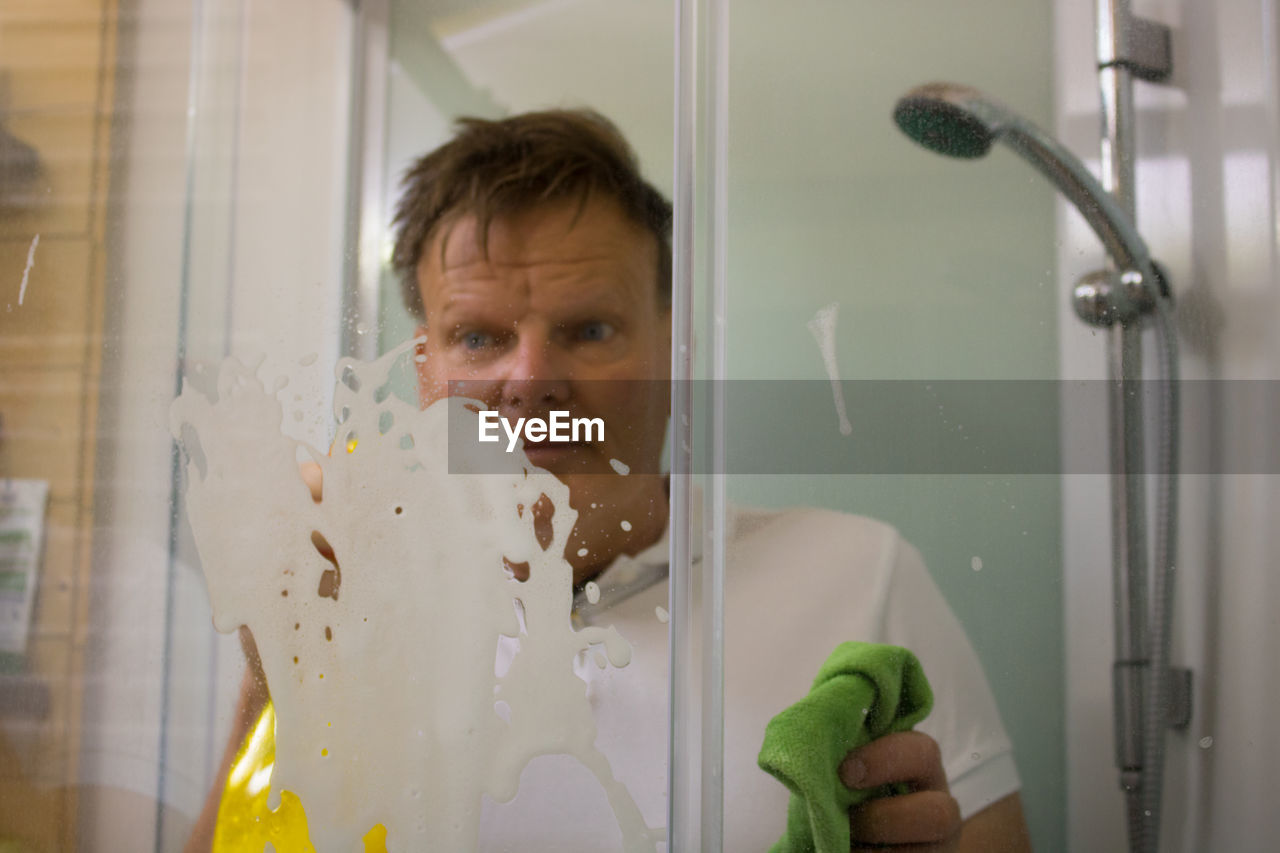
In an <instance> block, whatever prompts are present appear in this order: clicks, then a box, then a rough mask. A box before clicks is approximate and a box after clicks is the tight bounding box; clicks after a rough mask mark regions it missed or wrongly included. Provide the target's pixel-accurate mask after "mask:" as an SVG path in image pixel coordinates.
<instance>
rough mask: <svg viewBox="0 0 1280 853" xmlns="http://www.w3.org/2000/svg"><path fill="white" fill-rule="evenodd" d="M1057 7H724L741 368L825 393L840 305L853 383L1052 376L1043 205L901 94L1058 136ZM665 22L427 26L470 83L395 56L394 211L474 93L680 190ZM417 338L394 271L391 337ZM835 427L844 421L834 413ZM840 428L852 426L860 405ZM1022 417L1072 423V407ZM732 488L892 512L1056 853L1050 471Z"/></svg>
mask: <svg viewBox="0 0 1280 853" xmlns="http://www.w3.org/2000/svg"><path fill="white" fill-rule="evenodd" d="M401 6H403V7H404V8H407V9H412V8H420V7H415V6H414V5H413V4H401ZM1051 15H1052V9H1051V6H1050V4H1048V3H1025V4H1024V3H1018V4H1014V3H1008V2H1002V0H972V2H966V3H963V4H957V3H953V2H948V0H914V2H911V3H895V2H887V0H839V2H835V0H823V2H819V0H804V2H789V3H779V2H766V0H736V2H733V3H732V4H730V20H729V43H730V44H729V70H730V75H729V104H728V108H729V131H730V134H729V143H728V152H727V153H728V157H727V161H726V163H725V164H724V165H725V167H726V168H727V175H728V222H727V224H728V232H727V233H728V274H729V289H730V292H729V313H728V360H729V376H730V377H731V378H742V379H824V378H825V377H826V373H825V371H824V368H823V364H822V360H821V358H820V355H819V351H818V348H817V346H816V344H815V342H814V340H813V338H812V337H811V336H810V334H809V332H808V330H807V329H806V325H805V324H806V323H807V321H808V320H809V319H810V318H811V317H812V316H813V314H814V312H815V311H817V310H818V309H819V308H821V307H823V306H825V305H827V304H829V303H832V302H836V303H838V304H839V306H840V307H839V321H838V326H837V335H836V348H837V355H838V362H839V370H840V374H841V376H842V377H843V378H845V379H1008V378H1021V379H1027V378H1032V379H1053V378H1056V377H1057V375H1058V364H1057V337H1056V334H1057V332H1056V330H1057V314H1058V312H1059V311H1060V310H1062V308H1063V306H1064V305H1065V295H1064V292H1063V290H1062V288H1061V287H1059V286H1058V285H1057V283H1056V282H1055V281H1054V280H1053V270H1054V269H1055V263H1056V254H1055V253H1056V251H1057V245H1056V242H1055V234H1056V232H1055V218H1054V197H1053V193H1052V192H1051V190H1050V189H1049V187H1048V186H1047V184H1046V183H1045V182H1044V181H1043V180H1042V179H1041V178H1039V177H1038V176H1037V175H1035V174H1034V173H1032V172H1031V170H1030V169H1029V168H1028V167H1026V166H1024V165H1023V164H1022V163H1021V162H1019V161H1017V160H1016V159H1015V158H1014V156H1013V155H1011V154H1009V153H1008V152H1005V151H996V152H993V153H992V155H991V156H990V157H988V158H986V159H983V160H980V161H976V162H965V161H953V160H944V159H943V158H941V157H938V156H936V155H932V154H929V153H928V152H925V151H923V150H922V149H920V148H918V147H916V146H915V145H914V144H913V143H911V142H910V141H908V140H907V139H906V138H905V137H903V136H902V135H901V134H900V133H899V132H898V131H897V130H896V129H895V128H894V126H893V124H892V121H891V120H890V112H891V110H892V107H893V103H894V100H895V99H896V98H897V97H898V95H899V94H900V93H902V92H904V91H905V90H906V89H908V88H909V87H911V86H913V85H916V84H918V83H922V82H927V81H930V80H939V79H942V80H957V81H960V82H965V83H968V84H971V85H974V86H978V87H980V88H982V89H984V90H986V91H987V92H989V93H990V94H992V95H993V96H996V97H998V98H1000V99H1001V100H1003V101H1005V102H1006V103H1008V104H1010V105H1011V106H1013V107H1015V108H1017V109H1018V110H1019V111H1021V112H1023V113H1024V114H1026V115H1028V116H1029V117H1031V118H1032V119H1034V120H1036V121H1038V122H1040V123H1042V124H1045V125H1050V124H1051V117H1052V115H1053V104H1052V84H1053V80H1052V55H1051V50H1052V42H1051V35H1052V34H1051ZM673 19H674V14H673V7H672V4H671V3H667V2H652V1H651V0H577V2H565V3H556V4H543V5H538V6H533V7H529V10H528V11H527V13H513V14H511V15H508V16H505V17H503V16H498V17H496V18H493V19H490V20H487V21H482V22H479V23H477V22H476V21H475V20H474V19H473V18H470V17H468V16H467V15H462V14H459V15H454V16H448V15H445V16H443V17H441V18H439V19H435V20H432V21H430V22H429V26H427V27H426V31H428V32H430V33H432V34H433V35H434V37H436V38H438V40H439V44H438V47H439V50H440V51H442V52H443V53H444V55H445V56H447V58H448V60H449V61H450V62H451V63H452V64H453V66H454V68H455V69H456V70H457V72H458V74H457V76H456V78H455V77H454V76H453V75H446V76H445V77H444V78H442V77H441V76H440V75H435V76H432V77H430V78H429V81H430V80H436V81H440V80H442V79H443V80H444V81H445V82H441V83H437V84H435V85H438V86H448V85H450V84H449V83H448V80H450V79H454V80H464V81H466V83H467V85H468V86H470V87H472V89H473V90H472V91H470V92H457V91H446V92H441V91H439V90H436V91H431V90H430V88H429V85H428V86H424V85H423V84H422V82H421V80H422V79H423V78H422V77H421V75H419V74H417V73H415V68H413V67H411V66H412V63H413V61H414V60H413V57H412V56H409V55H405V56H403V57H401V60H402V61H403V62H404V63H405V65H398V64H397V57H395V56H394V55H393V57H392V59H393V67H392V70H391V76H390V79H389V82H388V98H389V100H388V135H387V152H386V153H387V158H386V160H387V169H388V190H389V192H388V204H390V200H391V199H392V198H393V196H394V193H393V192H390V190H392V189H394V182H395V181H396V180H398V176H399V174H400V172H401V171H402V170H403V168H404V166H405V165H406V164H407V163H408V161H409V159H410V158H411V157H412V156H414V155H416V154H419V153H421V152H423V151H425V150H427V149H429V148H431V147H432V146H434V145H436V144H438V143H439V142H440V141H443V139H444V138H445V134H446V133H447V130H448V125H449V118H450V117H449V116H448V115H446V114H444V112H443V111H442V107H441V105H442V104H448V103H457V102H459V101H467V100H470V101H471V102H476V101H477V100H479V101H481V102H488V103H491V104H492V105H493V106H495V107H496V108H498V109H500V110H501V111H503V112H516V111H520V110H525V109H534V108H540V107H548V106H573V105H582V104H586V105H591V106H594V107H596V108H597V109H600V110H601V111H602V112H604V113H605V114H606V115H609V116H610V117H611V118H613V119H614V120H615V121H617V122H618V123H619V125H620V126H621V127H622V129H623V131H624V133H626V135H627V136H628V138H629V139H630V140H631V141H632V143H633V145H634V146H635V147H636V149H637V151H638V153H639V155H640V159H641V162H642V164H643V166H644V169H645V171H646V173H647V174H648V176H649V177H650V179H651V180H653V181H654V183H655V184H656V185H657V186H659V187H661V188H663V189H665V190H667V191H668V192H669V191H670V187H671V175H672V169H671V162H672V144H671V142H672V133H673V129H674V127H673V123H672V115H673V104H672V90H673V81H672V70H671V69H672V58H673V53H672V45H673V38H674V32H673V29H672V21H673ZM437 59H438V57H437ZM418 70H420V69H418ZM388 210H389V208H388ZM412 329H413V323H412V321H410V320H409V319H408V318H407V316H406V315H405V314H404V312H403V310H402V308H401V307H400V304H399V295H398V287H397V285H396V283H395V282H394V280H393V279H392V278H391V277H390V276H389V275H384V278H383V300H382V323H381V326H380V336H381V340H382V342H383V345H384V348H385V347H386V346H390V345H394V344H396V343H398V342H400V341H402V340H404V339H405V338H406V337H408V336H409V335H410V334H411V332H412ZM699 334H702V331H701V330H699ZM407 380H408V377H406V383H405V386H404V389H403V393H406V394H410V393H412V383H411V382H410V381H407ZM819 416H820V417H830V418H831V423H832V428H833V429H834V428H835V417H834V414H833V412H832V411H831V410H825V411H823V412H822V413H821V414H820V415H819ZM850 417H851V419H852V420H853V422H854V426H855V430H856V425H857V412H856V411H853V412H850ZM1026 428H1028V429H1045V430H1051V431H1054V432H1056V430H1057V413H1056V412H1045V416H1044V419H1043V422H1042V423H1039V424H1028V425H1026ZM855 435H856V433H855ZM730 440H732V437H730ZM729 488H730V496H731V497H732V498H733V499H734V500H737V501H740V502H743V503H749V504H755V505H775V506H782V505H797V504H805V505H818V506H826V507H832V508H837V509H842V510H846V511H849V512H856V513H862V514H866V515H872V516H875V517H878V518H882V519H884V520H886V521H888V522H890V523H892V524H894V525H896V526H897V527H898V528H899V529H900V530H901V531H902V532H903V533H904V535H905V536H906V537H907V538H908V539H909V540H910V541H912V542H913V543H914V544H915V545H916V546H917V547H919V548H920V550H921V551H922V552H923V553H924V555H925V558H926V560H927V562H928V565H929V567H930V569H931V571H932V573H933V575H934V577H935V579H936V580H937V582H938V585H939V586H940V587H941V589H942V590H943V592H944V594H945V595H946V597H947V599H948V601H949V602H950V603H951V605H952V607H953V608H954V609H955V611H956V613H957V614H958V616H959V617H960V619H961V620H962V621H963V623H964V625H965V627H966V629H967V631H968V633H969V636H970V638H971V639H972V641H973V643H974V645H975V646H976V648H977V650H978V652H979V654H980V656H981V658H982V660H983V662H984V664H985V666H986V668H987V673H988V676H989V679H990V681H991V685H992V688H993V690H994V692H995V694H996V698H997V701H998V702H999V705H1000V710H1001V713H1002V715H1003V718H1004V721H1005V724H1006V727H1007V728H1008V730H1009V732H1010V734H1011V736H1012V738H1013V740H1014V744H1015V749H1016V759H1017V763H1018V767H1019V771H1020V772H1021V774H1022V778H1023V800H1024V805H1025V809H1026V812H1027V815H1028V820H1029V823H1030V825H1031V830H1032V835H1033V840H1034V842H1035V848H1036V850H1038V851H1055V850H1061V849H1062V848H1063V838H1064V814H1065V810H1064V803H1063V796H1064V790H1065V786H1064V754H1063V743H1064V737H1063V711H1062V709H1063V705H1064V702H1063V642H1062V633H1063V631H1062V616H1061V612H1062V603H1061V593H1060V589H1061V583H1060V577H1061V565H1062V557H1061V551H1062V543H1061V535H1060V530H1061V523H1060V500H1059V483H1058V480H1057V479H1056V478H1052V477H1031V476H1020V477H993V478H983V477H973V476H905V475H884V476H875V477H871V476H824V477H813V476H807V477H801V476H781V475H778V476H769V477H748V476H735V477H734V478H732V479H731V481H730V486H729ZM975 557H976V558H978V560H979V561H980V564H979V563H977V562H975V560H974V558H975ZM974 565H980V566H981V568H980V570H978V571H975V570H974V568H973V566H974ZM848 594H849V595H850V596H856V595H857V594H858V593H857V590H849V591H848Z"/></svg>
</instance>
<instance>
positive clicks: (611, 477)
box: [418, 196, 671, 545]
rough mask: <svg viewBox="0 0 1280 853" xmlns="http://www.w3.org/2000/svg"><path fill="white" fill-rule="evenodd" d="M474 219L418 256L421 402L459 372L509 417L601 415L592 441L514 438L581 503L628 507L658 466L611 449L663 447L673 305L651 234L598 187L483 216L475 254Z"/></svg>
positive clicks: (467, 390) (642, 455) (637, 452)
mask: <svg viewBox="0 0 1280 853" xmlns="http://www.w3.org/2000/svg"><path fill="white" fill-rule="evenodd" d="M476 231H477V224H476V221H475V218H474V217H472V216H464V217H462V218H461V219H459V220H458V221H456V222H455V223H453V224H452V225H451V226H446V227H444V228H442V229H440V233H439V234H437V235H436V236H435V237H434V238H433V239H431V240H430V241H428V244H427V245H426V246H425V247H424V250H423V255H422V260H421V262H420V263H419V265H418V285H419V288H420V289H421V293H422V302H423V307H424V310H425V316H426V324H425V327H424V328H422V329H419V334H425V335H426V338H427V340H426V344H425V345H423V347H422V348H421V350H420V353H421V354H422V355H425V358H424V359H419V361H418V382H419V390H420V396H421V401H422V404H423V405H424V406H425V405H428V404H430V403H432V402H434V401H436V400H438V399H440V398H442V397H445V396H447V395H448V394H449V384H448V383H449V381H450V380H455V381H459V380H460V381H463V382H464V385H463V386H462V387H460V388H456V389H455V390H456V392H457V393H459V394H464V395H465V396H467V397H474V398H476V399H478V400H480V401H482V402H483V403H484V404H485V405H486V407H487V408H489V409H493V410H497V411H498V412H499V413H500V414H501V415H502V416H503V417H504V418H507V419H508V420H509V421H510V422H511V423H512V424H514V423H515V420H516V419H517V418H520V417H525V418H528V417H541V418H546V417H547V415H548V413H549V412H550V411H552V410H565V411H568V412H569V413H570V415H571V416H572V417H588V418H601V419H602V420H603V421H604V425H605V427H604V440H603V441H602V442H592V443H579V444H569V443H566V444H559V445H551V444H544V445H542V446H537V445H530V446H527V447H526V452H527V453H528V455H529V458H530V460H531V461H532V462H533V463H534V464H535V465H538V466H540V467H543V468H546V469H547V470H549V471H551V472H552V473H553V474H555V475H556V476H557V477H558V478H559V479H560V480H562V481H563V482H564V483H565V484H566V485H568V486H569V489H570V494H571V502H572V504H573V506H574V508H576V509H578V510H579V512H585V511H587V510H588V509H590V508H591V504H593V503H594V504H596V505H597V508H598V507H612V508H616V509H619V510H625V509H637V510H638V509H640V508H639V507H638V506H636V504H637V501H639V500H641V499H642V497H641V494H640V493H641V492H644V491H646V490H645V489H644V488H642V486H644V485H645V483H646V482H647V483H648V486H649V488H650V489H651V488H652V483H653V481H654V480H655V479H656V478H653V477H643V476H635V475H632V476H625V477H624V476H620V475H618V474H617V473H616V472H615V470H614V468H613V467H612V466H611V464H610V460H611V459H616V460H618V461H620V462H622V463H623V464H625V465H626V466H628V467H629V468H630V469H632V470H634V471H636V472H637V474H640V473H641V472H645V473H650V474H652V473H653V472H656V471H657V470H658V462H659V458H660V456H661V452H662V443H663V438H664V433H665V429H666V420H667V416H668V414H669V405H670V403H669V401H670V395H669V387H668V380H669V377H670V371H671V312H670V309H669V308H668V307H665V306H664V305H663V304H662V302H661V300H660V299H659V297H658V292H657V288H658V285H657V281H658V276H657V257H658V250H657V246H656V241H655V240H654V238H653V237H652V235H650V234H648V233H647V232H646V231H644V230H643V229H642V228H640V227H639V226H637V225H635V224H633V223H632V222H631V221H630V220H628V219H626V218H625V216H624V215H623V213H622V212H621V210H620V209H619V208H618V207H617V205H616V203H615V202H613V201H612V200H611V199H607V198H602V197H596V196H593V197H592V198H591V199H590V200H589V201H588V202H587V204H586V205H585V206H583V207H582V208H581V210H579V205H578V203H577V201H576V200H571V201H567V202H565V203H555V204H549V205H547V206H543V207H538V208H535V209H533V210H530V211H528V212H526V213H522V214H519V215H516V216H511V217H506V218H503V219H499V220H495V221H494V222H493V224H492V225H491V226H490V230H489V235H488V238H489V240H488V256H487V257H486V256H485V253H484V252H482V250H481V249H480V246H479V244H478V241H477V239H476V237H477V234H476ZM636 380H645V381H636ZM502 441H503V446H505V441H506V439H505V436H504V437H503V439H502ZM645 499H647V498H645ZM662 511H663V515H664V518H665V504H664V506H663V507H662ZM580 525H581V521H580ZM587 544H588V545H594V544H598V543H587Z"/></svg>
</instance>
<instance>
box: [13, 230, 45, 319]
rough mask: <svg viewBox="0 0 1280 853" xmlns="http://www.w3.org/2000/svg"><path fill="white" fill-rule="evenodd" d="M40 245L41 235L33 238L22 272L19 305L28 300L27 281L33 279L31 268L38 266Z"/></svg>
mask: <svg viewBox="0 0 1280 853" xmlns="http://www.w3.org/2000/svg"><path fill="white" fill-rule="evenodd" d="M39 245H40V235H39V234H37V235H36V236H35V237H32V238H31V246H30V248H28V249H27V265H26V267H25V268H23V270H22V285H21V286H20V287H19V288H18V304H19V305H21V304H22V300H24V299H26V298H27V281H28V280H30V278H31V268H32V267H33V266H35V265H36V246H39Z"/></svg>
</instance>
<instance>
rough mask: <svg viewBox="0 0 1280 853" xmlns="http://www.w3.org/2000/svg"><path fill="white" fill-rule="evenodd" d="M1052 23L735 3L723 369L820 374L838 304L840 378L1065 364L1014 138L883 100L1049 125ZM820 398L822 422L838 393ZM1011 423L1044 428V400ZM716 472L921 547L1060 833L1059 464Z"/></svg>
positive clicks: (959, 11) (761, 375) (1012, 16)
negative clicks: (812, 325)
mask: <svg viewBox="0 0 1280 853" xmlns="http://www.w3.org/2000/svg"><path fill="white" fill-rule="evenodd" d="M1051 22H1052V7H1051V5H1050V4H1048V3H1008V2H1000V0H984V2H966V3H962V4H961V3H950V2H912V3H886V2H879V0H861V2H804V3H787V4H780V3H767V2H737V3H733V4H731V7H730V15H729V83H728V90H729V110H728V116H729V134H728V157H727V164H726V165H727V181H728V228H727V235H728V237H727V239H728V270H727V274H728V281H729V297H728V322H727V328H728V333H727V352H728V364H729V368H730V374H731V376H733V377H735V378H750V379H823V378H825V377H826V376H827V374H826V371H825V369H824V366H823V362H822V359H821V356H820V353H819V350H818V347H817V344H816V343H815V341H814V339H813V337H812V336H811V335H810V333H809V331H808V329H807V328H806V323H807V322H808V320H809V319H810V318H811V317H812V316H813V315H814V313H815V312H816V311H817V310H819V309H820V308H822V307H823V306H826V305H828V304H830V303H837V304H838V306H839V309H838V310H839V313H838V323H837V331H836V352H837V361H838V365H839V373H840V376H841V377H842V378H844V379H877V380H885V379H902V380H910V379H973V380H991V379H1013V378H1017V379H1046V380H1048V379H1053V378H1056V377H1057V376H1058V360H1057V332H1056V330H1057V314H1058V312H1059V311H1060V310H1062V309H1063V307H1064V306H1065V304H1066V301H1065V292H1064V291H1063V289H1062V288H1060V287H1059V286H1058V285H1057V284H1056V282H1055V281H1054V277H1053V270H1054V268H1055V263H1056V261H1055V258H1056V254H1055V252H1056V251H1057V246H1056V242H1055V213H1054V196H1053V193H1052V190H1051V189H1050V187H1049V185H1048V184H1047V183H1046V182H1045V181H1044V180H1043V179H1042V178H1040V177H1039V176H1038V175H1036V174H1035V173H1033V172H1032V171H1031V169H1030V168H1029V167H1027V166H1026V165H1024V164H1023V163H1022V162H1021V161H1020V160H1018V159H1016V157H1015V156H1014V155H1013V154H1011V153H1010V152H1007V151H1003V150H997V151H994V152H993V153H992V154H991V155H990V156H988V157H986V158H984V159H981V160H978V161H962V160H949V159H945V158H942V157H940V156H937V155H934V154H932V153H929V152H927V151H925V150H923V149H922V148H919V147H918V146H916V145H915V144H914V143H912V142H911V141H909V140H908V139H907V138H906V137H905V136H903V135H902V134H901V133H900V132H899V131H898V130H897V128H896V127H895V126H894V124H893V122H892V120H891V113H892V109H893V105H894V102H895V100H896V99H897V98H898V97H899V96H900V95H901V94H903V93H905V92H906V91H907V90H908V89H909V88H911V87H912V86H915V85H917V84H920V83H925V82H930V81H934V80H947V81H956V82H962V83H966V84H969V85H972V86H975V87H978V88H980V89H982V90H984V91H985V92H987V93H989V94H990V95H992V96H993V97H996V98H998V99H1000V100H1002V101H1004V102H1005V103H1007V104H1009V105H1010V106H1013V107H1014V108H1016V109H1017V110H1018V111H1019V112H1021V113H1023V114H1025V115H1027V116H1028V117H1030V118H1031V119H1032V120H1034V121H1036V122H1037V123H1040V124H1042V125H1044V126H1050V127H1051V126H1052V116H1053V109H1052V107H1053V104H1052V91H1053V89H1052V87H1053V78H1052V71H1053V65H1052V54H1051V44H1052V42H1051V36H1052V33H1051ZM1086 47H1087V46H1086ZM815 416H820V417H829V418H830V420H831V428H832V430H835V429H836V428H837V422H836V417H835V414H834V408H832V409H829V410H827V411H824V412H822V413H820V415H815ZM849 417H850V419H851V421H852V425H853V428H854V433H853V436H851V439H850V440H854V441H856V440H857V425H858V413H857V411H850V412H849ZM1020 426H1025V428H1026V429H1038V430H1049V431H1051V432H1053V433H1055V434H1056V432H1057V429H1058V428H1057V413H1056V412H1053V411H1047V412H1045V413H1044V418H1043V420H1042V421H1041V422H1040V423H1036V424H1025V425H1020ZM730 430H732V425H730ZM730 441H732V437H730ZM728 488H729V492H730V496H731V498H733V499H736V500H739V501H742V502H744V503H750V504H767V505H778V506H785V505H796V504H810V505H814V504H816V505H820V506H827V507H834V508H837V509H842V510H847V511H850V512H855V513H862V514H866V515H871V516H875V517H878V518H881V519H884V520H886V521H888V522H890V523H892V524H894V525H895V526H897V527H898V528H899V529H900V530H901V531H902V533H903V534H904V535H905V537H906V538H907V539H908V540H910V541H911V542H913V543H914V544H915V545H916V546H917V547H919V548H920V550H921V551H922V552H923V554H924V556H925V559H926V562H927V564H928V565H929V568H930V570H931V571H932V574H933V576H934V578H935V579H936V581H937V583H938V585H939V587H940V588H941V589H942V591H943V593H944V594H945V596H946V598H947V600H948V601H949V602H950V603H951V605H952V607H953V608H954V610H955V611H956V613H957V614H958V616H959V617H960V619H961V620H962V622H963V623H964V626H965V628H966V630H967V631H968V633H969V636H970V638H971V640H972V641H973V644H974V646H975V647H976V648H977V650H978V653H979V655H980V656H981V658H982V660H983V662H984V664H985V666H986V669H987V674H988V676H989V679H990V682H991V685H992V688H993V690H994V692H995V694H996V697H997V701H998V703H999V706H1000V710H1001V713H1002V716H1003V718H1004V721H1005V724H1006V727H1007V728H1008V730H1009V733H1010V735H1011V736H1012V738H1013V741H1014V744H1015V749H1016V760H1017V763H1018V768H1019V771H1020V773H1021V775H1022V778H1023V784H1024V787H1023V800H1024V806H1025V809H1026V813H1027V817H1028V821H1029V824H1030V827H1031V831H1032V836H1033V841H1034V843H1035V849H1036V850H1042V851H1043V850H1048V851H1053V850H1060V849H1062V848H1063V846H1064V837H1065V809H1064V805H1063V798H1064V792H1065V780H1064V767H1065V756H1064V748H1063V743H1064V729H1063V726H1064V715H1063V706H1064V701H1063V698H1064V697H1063V683H1064V674H1063V673H1064V669H1063V640H1062V637H1063V630H1062V615H1061V614H1062V600H1061V582H1060V579H1061V566H1062V557H1061V545H1062V543H1061V537H1060V530H1061V524H1060V497H1059V495H1060V483H1059V480H1058V478H1056V477H1050V476H1016V477H1014V476H1008V477H1006V476H1001V477H978V476H959V475H952V476H942V475H938V476H929V475H915V476H905V475H883V476H853V475H833V476H824V477H812V476H807V477H805V476H779V475H774V476H757V477H743V476H738V477H733V478H730V481H729V487H728ZM975 566H978V567H980V568H978V569H977V570H975V568H974V567H975ZM847 594H848V595H850V596H851V597H852V596H856V595H857V590H849V591H848V592H847Z"/></svg>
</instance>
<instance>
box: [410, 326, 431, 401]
mask: <svg viewBox="0 0 1280 853" xmlns="http://www.w3.org/2000/svg"><path fill="white" fill-rule="evenodd" d="M413 336H414V337H415V338H418V339H419V340H418V341H417V343H415V344H414V345H413V369H414V372H415V373H416V374H417V376H418V408H420V409H425V408H426V407H427V404H428V403H430V402H431V398H430V395H429V390H430V388H431V371H430V368H428V367H427V344H426V337H427V327H426V326H425V325H423V324H421V323H420V324H418V327H417V328H416V329H414V330H413Z"/></svg>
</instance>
